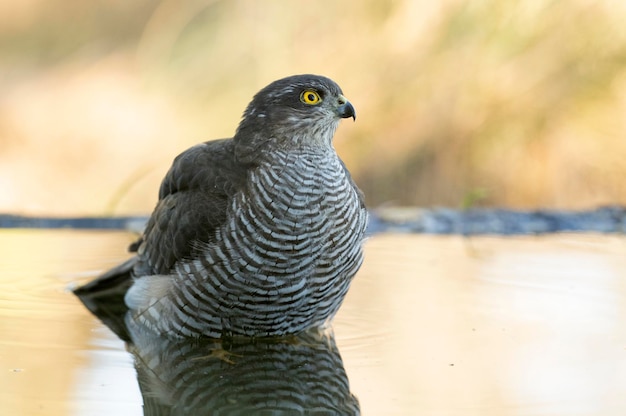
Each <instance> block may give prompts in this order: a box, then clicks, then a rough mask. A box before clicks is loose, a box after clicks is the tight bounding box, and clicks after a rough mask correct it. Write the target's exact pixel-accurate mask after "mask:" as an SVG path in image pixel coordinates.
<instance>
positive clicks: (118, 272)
mask: <svg viewBox="0 0 626 416" xmlns="http://www.w3.org/2000/svg"><path fill="white" fill-rule="evenodd" d="M246 172H247V168H246V166H245V165H243V164H241V163H239V162H238V161H237V160H236V158H235V154H234V144H233V141H232V139H223V140H215V141H210V142H205V143H202V144H199V145H197V146H194V147H192V148H190V149H188V150H186V151H185V152H183V153H181V154H180V155H179V156H178V157H176V159H174V162H173V164H172V167H171V168H170V170H169V171H168V172H167V174H166V175H165V178H164V179H163V182H161V188H160V190H159V201H158V202H157V205H156V208H155V209H154V211H153V213H152V216H151V217H150V219H149V220H148V224H147V226H146V230H145V231H144V233H143V236H142V237H141V238H140V239H139V240H138V241H137V242H135V243H133V244H132V245H131V247H130V251H136V252H137V255H136V256H134V257H132V258H130V259H129V260H127V261H126V262H124V263H122V264H120V265H118V266H116V267H114V268H113V269H111V270H108V271H107V272H105V273H104V274H102V275H101V276H99V277H98V278H96V279H94V280H92V281H91V282H89V283H87V284H85V285H83V286H81V287H78V288H76V289H74V293H75V294H76V295H78V296H79V298H80V299H81V300H83V303H85V305H87V307H88V308H89V307H90V302H91V300H90V299H91V297H92V296H101V295H105V296H109V295H110V294H111V293H113V294H114V295H115V296H118V297H120V296H121V297H123V295H124V293H125V292H126V290H128V287H129V286H130V285H131V284H132V279H131V278H132V276H135V277H140V276H146V275H152V274H165V273H168V272H169V271H170V270H171V269H172V267H173V266H174V265H175V264H176V262H177V261H179V260H181V259H185V258H189V257H192V256H193V254H194V251H195V250H196V248H197V247H198V246H199V245H201V243H210V242H211V241H213V239H214V238H215V231H216V229H218V228H219V227H220V226H221V224H222V223H223V222H224V221H225V219H226V210H227V208H228V206H229V204H230V200H231V198H232V196H233V195H234V194H235V193H236V192H237V190H238V189H241V187H242V186H243V185H244V183H245V180H246ZM120 293H121V294H120ZM90 309H91V308H90ZM92 311H93V310H92Z"/></svg>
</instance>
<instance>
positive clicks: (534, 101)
mask: <svg viewBox="0 0 626 416" xmlns="http://www.w3.org/2000/svg"><path fill="white" fill-rule="evenodd" d="M624 21H626V3H624V2H623V1H621V0H595V1H591V0H570V1H552V0H524V1H521V0H520V1H513V0H507V1H501V0H475V1H474V0H473V1H469V0H465V1H463V0H442V1H440V2H429V1H412V0H394V1H380V0H364V1H360V2H354V1H336V0H321V1H289V2H287V1H278V0H267V1H256V0H233V1H217V0H192V1H174V0H163V1H154V0H152V1H150V0H136V1H133V2H128V1H121V0H107V1H104V0H92V1H89V2H84V1H79V0H24V1H20V2H15V1H8V0H0V212H10V213H18V214H29V215H122V214H146V213H149V212H150V210H151V209H152V207H153V206H154V203H155V201H156V193H157V189H158V184H159V182H160V179H161V178H162V176H163V174H164V173H165V171H166V170H167V168H168V167H169V164H170V162H171V160H172V159H173V157H174V156H175V155H176V154H177V153H178V152H180V151H182V150H184V149H185V148H187V147H189V146H191V145H193V144H195V143H197V142H200V141H204V140H208V139H212V138H219V137H229V136H231V135H232V134H233V132H234V130H235V128H236V126H237V123H238V121H239V119H240V115H241V113H242V111H243V109H244V108H245V106H246V105H247V103H248V101H249V100H250V98H251V96H252V95H253V94H254V93H255V92H256V91H257V90H259V89H260V88H262V87H263V86H265V85H266V84H267V83H269V82H271V81H273V80H274V79H277V78H280V77H283V76H287V75H291V74H294V73H318V74H323V75H327V76H329V77H331V78H333V79H335V80H336V81H337V82H338V83H339V84H340V85H341V86H342V88H343V90H344V93H345V95H346V96H347V97H348V98H349V99H350V100H351V101H352V102H353V104H354V105H355V107H356V109H357V114H358V117H357V122H356V123H354V124H353V123H351V122H343V123H342V125H341V127H340V129H339V131H338V135H337V137H336V146H337V149H338V151H339V153H340V154H341V156H342V157H343V158H344V160H345V161H346V163H347V165H348V166H349V168H350V169H351V171H352V172H353V175H354V177H355V178H356V180H357V182H358V184H359V185H360V186H361V187H362V188H363V190H364V191H365V194H366V196H367V201H368V204H369V205H370V207H377V206H381V205H395V206H399V205H422V206H435V205H445V206H451V207H460V206H467V205H488V206H503V207H510V208H531V207H548V208H568V209H579V208H588V207H595V206H598V205H603V204H614V203H626V180H625V179H624V178H626V175H625V174H626V137H625V135H624V132H626V69H625V68H626V65H625V64H626V25H624Z"/></svg>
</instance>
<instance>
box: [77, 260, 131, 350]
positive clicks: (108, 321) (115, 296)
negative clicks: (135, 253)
mask: <svg viewBox="0 0 626 416" xmlns="http://www.w3.org/2000/svg"><path fill="white" fill-rule="evenodd" d="M136 262H137V257H132V258H130V259H129V260H127V261H125V262H124V263H122V264H120V265H118V266H116V267H114V268H112V269H111V270H109V271H107V272H105V273H104V274H102V275H101V276H100V277H98V278H96V279H94V280H92V281H91V282H89V283H87V284H85V285H83V286H80V287H78V288H76V289H74V294H75V295H76V296H77V297H78V298H79V299H80V301H81V302H82V303H83V304H84V305H85V307H86V308H87V309H89V310H90V311H91V312H92V313H93V314H94V315H95V316H97V317H98V319H100V320H101V321H102V322H103V323H104V324H105V325H106V326H108V327H109V328H110V329H111V330H112V331H113V332H115V333H116V334H117V336H119V337H120V338H121V339H122V340H124V341H129V340H130V337H129V336H128V330H127V328H126V324H125V322H124V317H125V315H126V312H127V311H128V306H126V303H125V302H124V296H125V295H126V292H128V289H129V288H130V287H131V285H132V283H133V278H132V270H133V267H134V265H135V263H136Z"/></svg>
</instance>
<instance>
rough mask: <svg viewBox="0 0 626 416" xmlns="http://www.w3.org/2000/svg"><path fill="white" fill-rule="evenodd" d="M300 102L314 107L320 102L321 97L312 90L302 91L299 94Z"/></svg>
mask: <svg viewBox="0 0 626 416" xmlns="http://www.w3.org/2000/svg"><path fill="white" fill-rule="evenodd" d="M300 101H302V102H303V103H305V104H308V105H315V104H319V103H321V102H322V97H320V95H319V94H318V93H317V92H315V91H313V90H304V91H302V94H300Z"/></svg>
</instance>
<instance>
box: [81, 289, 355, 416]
mask: <svg viewBox="0 0 626 416" xmlns="http://www.w3.org/2000/svg"><path fill="white" fill-rule="evenodd" d="M124 292H125V288H123V287H117V288H109V289H108V290H103V291H101V292H99V293H82V294H79V298H80V300H81V301H82V302H83V303H84V304H85V306H87V308H88V309H89V310H90V311H91V312H92V313H93V314H94V315H96V316H97V317H98V318H99V319H100V320H101V321H102V322H103V323H104V324H105V325H107V326H108V327H109V328H110V329H111V330H112V331H113V332H115V334H116V335H117V336H119V337H120V338H121V339H122V340H124V341H125V342H126V343H127V348H128V351H129V352H131V353H132V354H133V356H134V362H135V368H136V370H137V379H138V382H139V387H140V390H141V394H142V396H143V402H144V414H145V415H151V416H152V415H197V414H217V415H254V414H285V415H291V414H296V415H297V414H320V415H327V414H328V415H331V414H332V415H334V414H340V415H357V414H359V413H360V410H359V403H358V400H357V399H356V397H355V396H353V395H352V394H351V393H350V387H349V383H348V377H347V375H346V372H345V370H344V367H343V362H342V360H341V356H340V354H339V350H338V348H337V345H336V343H335V339H334V336H333V334H332V332H331V331H330V330H321V329H311V330H309V331H306V332H304V333H301V334H298V335H293V336H289V337H281V338H267V339H251V338H232V339H226V338H225V339H207V338H193V339H170V338H167V337H163V336H158V335H155V334H154V333H153V332H151V331H147V330H145V328H142V327H141V326H140V325H137V324H136V323H135V321H134V320H133V319H127V316H129V315H128V314H127V312H128V308H127V307H126V305H125V304H124V301H123V296H124Z"/></svg>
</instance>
